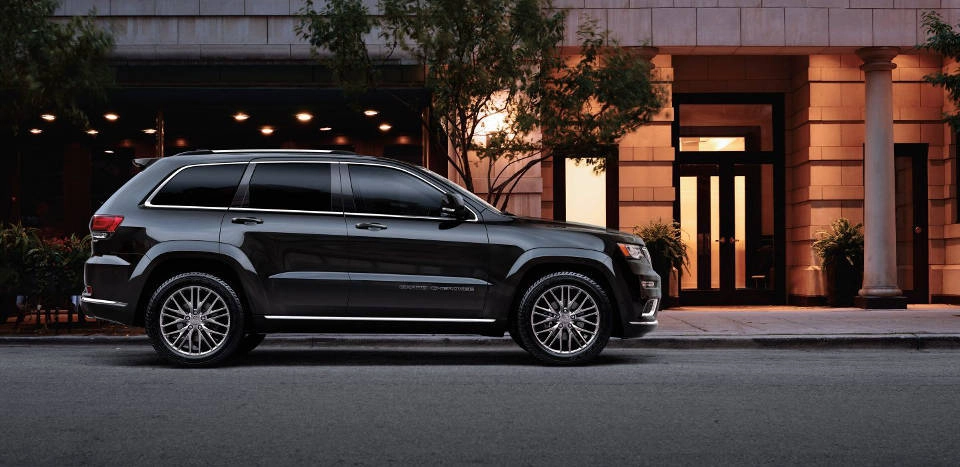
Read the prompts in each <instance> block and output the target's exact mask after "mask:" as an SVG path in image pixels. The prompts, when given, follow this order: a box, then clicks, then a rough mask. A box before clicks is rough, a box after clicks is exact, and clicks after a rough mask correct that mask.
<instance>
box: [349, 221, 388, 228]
mask: <svg viewBox="0 0 960 467" xmlns="http://www.w3.org/2000/svg"><path fill="white" fill-rule="evenodd" d="M354 227H356V228H358V229H363V230H385V229H386V228H387V226H385V225H383V224H381V223H379V222H361V223H359V224H357V225H355V226H354Z"/></svg>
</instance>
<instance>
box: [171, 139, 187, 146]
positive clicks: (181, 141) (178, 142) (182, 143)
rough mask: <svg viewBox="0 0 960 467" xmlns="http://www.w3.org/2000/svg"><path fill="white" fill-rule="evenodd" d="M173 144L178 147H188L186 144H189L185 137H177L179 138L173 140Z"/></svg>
mask: <svg viewBox="0 0 960 467" xmlns="http://www.w3.org/2000/svg"><path fill="white" fill-rule="evenodd" d="M173 145H174V146H176V147H178V148H182V147H186V146H187V140H186V139H185V138H177V139H176V140H175V141H174V142H173Z"/></svg>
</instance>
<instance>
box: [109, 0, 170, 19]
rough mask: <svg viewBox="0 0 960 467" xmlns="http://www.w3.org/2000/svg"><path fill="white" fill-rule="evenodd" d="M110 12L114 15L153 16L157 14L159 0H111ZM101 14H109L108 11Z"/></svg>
mask: <svg viewBox="0 0 960 467" xmlns="http://www.w3.org/2000/svg"><path fill="white" fill-rule="evenodd" d="M109 13H110V15H113V16H152V15H155V14H157V0H110V12H109ZM100 14H107V11H102V12H100Z"/></svg>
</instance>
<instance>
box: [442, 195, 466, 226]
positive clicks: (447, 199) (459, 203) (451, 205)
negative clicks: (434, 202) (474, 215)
mask: <svg viewBox="0 0 960 467" xmlns="http://www.w3.org/2000/svg"><path fill="white" fill-rule="evenodd" d="M440 209H441V211H443V215H444V216H450V217H455V218H457V219H461V220H462V219H466V217H467V207H466V205H464V203H463V196H461V195H460V194H459V193H444V194H443V200H442V201H441V202H440Z"/></svg>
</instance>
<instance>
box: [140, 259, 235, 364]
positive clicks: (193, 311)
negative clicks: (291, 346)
mask: <svg viewBox="0 0 960 467" xmlns="http://www.w3.org/2000/svg"><path fill="white" fill-rule="evenodd" d="M146 325H147V334H148V335H149V336H150V342H151V343H152V344H153V348H154V349H156V351H157V353H159V354H160V356H162V357H164V358H165V359H167V360H169V361H171V362H173V363H176V364H179V365H184V366H213V365H216V364H218V363H220V362H222V361H223V360H224V359H226V358H227V357H229V356H230V355H232V354H233V353H234V352H236V350H237V347H238V346H239V344H240V341H241V340H242V338H243V305H242V304H241V302H240V298H239V297H238V296H237V293H236V292H235V291H234V290H233V287H231V286H230V284H228V283H227V282H226V281H224V280H223V279H220V278H219V277H216V276H214V275H211V274H207V273H202V272H188V273H183V274H179V275H176V276H174V277H172V278H170V279H168V280H167V281H166V282H164V283H162V284H161V285H160V286H159V287H157V289H156V291H155V292H154V293H153V296H152V297H151V298H150V302H149V305H148V306H147V314H146Z"/></svg>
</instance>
